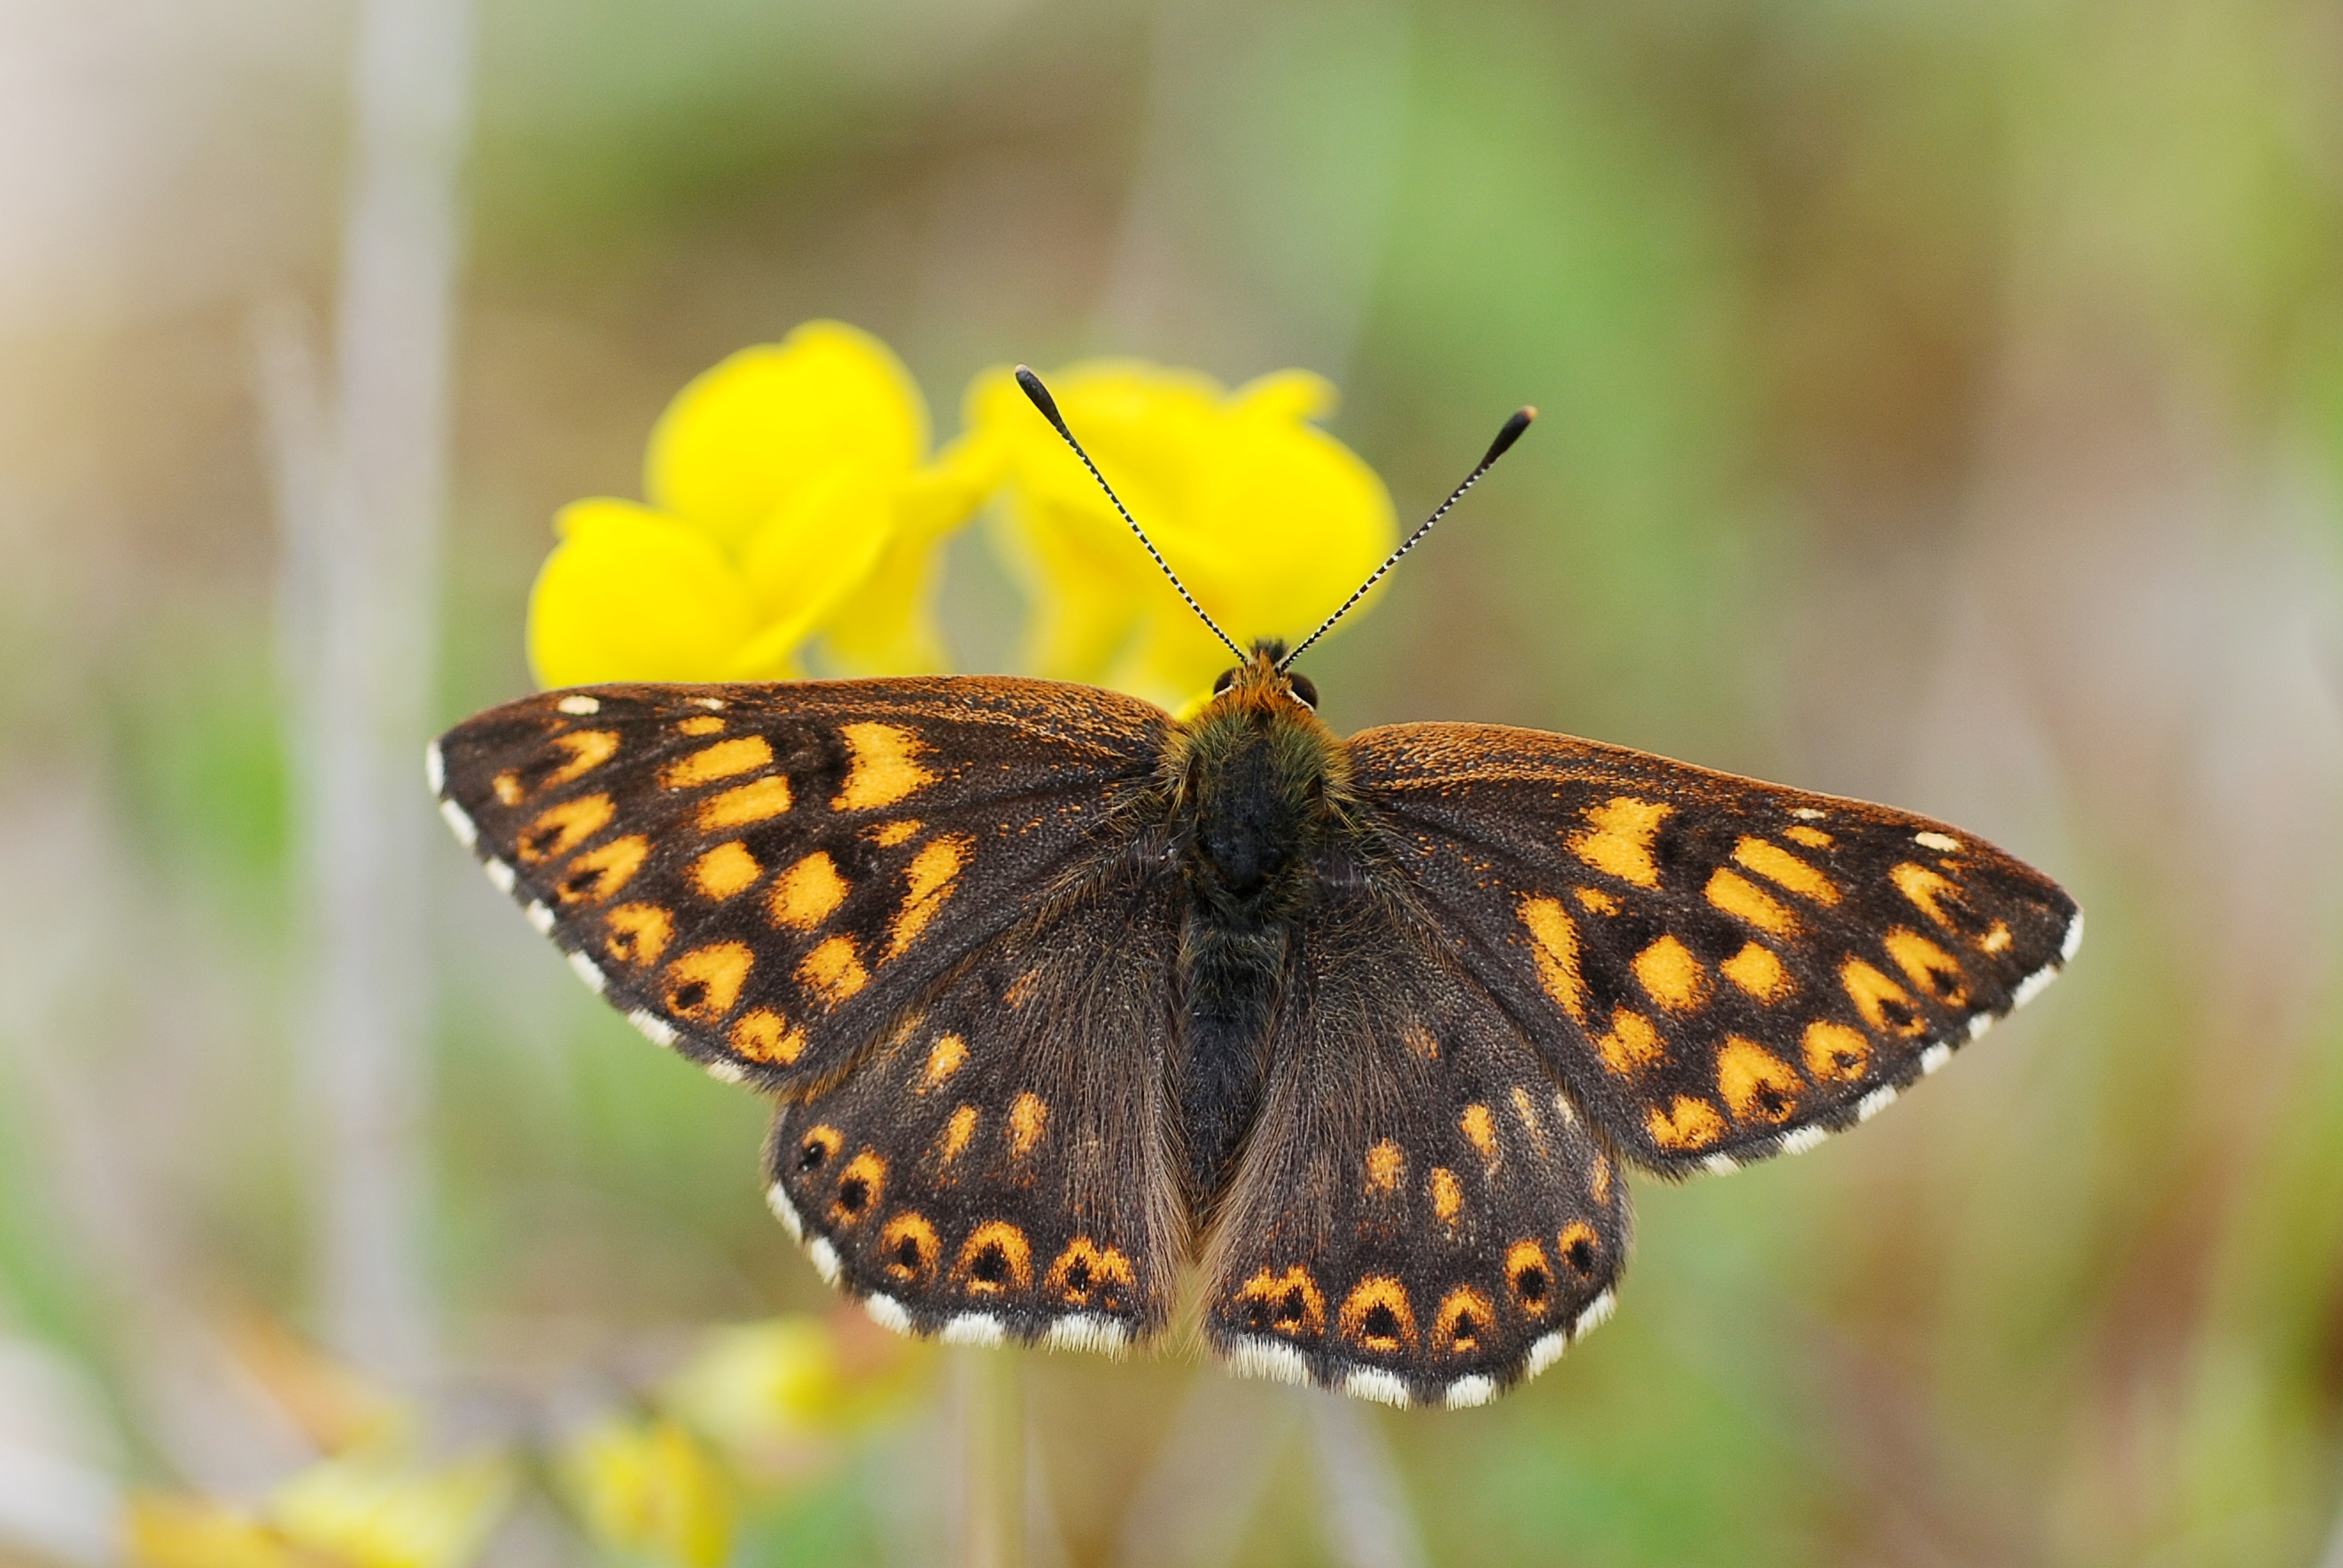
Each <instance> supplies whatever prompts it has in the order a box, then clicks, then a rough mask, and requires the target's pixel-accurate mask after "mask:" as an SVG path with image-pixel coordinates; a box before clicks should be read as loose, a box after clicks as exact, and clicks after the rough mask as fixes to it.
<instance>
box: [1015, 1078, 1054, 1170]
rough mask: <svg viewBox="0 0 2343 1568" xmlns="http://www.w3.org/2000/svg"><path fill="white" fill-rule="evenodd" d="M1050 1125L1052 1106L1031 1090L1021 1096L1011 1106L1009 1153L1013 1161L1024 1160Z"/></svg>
mask: <svg viewBox="0 0 2343 1568" xmlns="http://www.w3.org/2000/svg"><path fill="white" fill-rule="evenodd" d="M1049 1125H1050V1104H1049V1101H1045V1100H1043V1099H1042V1098H1041V1096H1040V1095H1038V1094H1036V1093H1034V1092H1033V1091H1031V1090H1030V1089H1029V1090H1027V1091H1025V1092H1024V1093H1022V1094H1020V1095H1019V1096H1018V1097H1017V1098H1016V1099H1015V1100H1013V1101H1011V1102H1010V1105H1009V1153H1010V1156H1011V1158H1012V1159H1019V1160H1021V1159H1023V1158H1024V1157H1025V1156H1026V1155H1028V1154H1031V1152H1032V1151H1033V1146H1034V1145H1035V1144H1037V1143H1039V1142H1041V1134H1042V1133H1043V1132H1045V1131H1048V1129H1049Z"/></svg>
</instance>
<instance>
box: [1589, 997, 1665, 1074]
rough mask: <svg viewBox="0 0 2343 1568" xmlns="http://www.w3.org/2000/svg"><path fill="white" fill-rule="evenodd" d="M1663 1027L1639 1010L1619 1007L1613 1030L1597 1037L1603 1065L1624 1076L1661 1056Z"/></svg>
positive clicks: (1597, 1051) (1646, 1065)
mask: <svg viewBox="0 0 2343 1568" xmlns="http://www.w3.org/2000/svg"><path fill="white" fill-rule="evenodd" d="M1662 1049H1663V1047H1662V1045H1661V1042H1660V1031H1659V1030H1656V1029H1654V1028H1653V1027H1652V1020H1650V1019H1648V1018H1645V1017H1644V1015H1643V1014H1642V1013H1639V1012H1629V1011H1628V1010H1626V1009H1625V1008H1624V1007H1623V1008H1620V1009H1618V1010H1616V1011H1614V1012H1613V1013H1612V1015H1611V1032H1610V1033H1608V1034H1604V1035H1598V1036H1596V1037H1595V1040H1594V1050H1595V1054H1596V1055H1598V1056H1600V1057H1602V1059H1603V1065H1604V1066H1605V1067H1607V1068H1609V1069H1610V1070H1612V1071H1614V1072H1615V1073H1618V1074H1620V1075H1621V1076H1622V1077H1624V1076H1626V1075H1627V1074H1630V1073H1633V1072H1634V1071H1636V1070H1639V1069H1641V1068H1645V1067H1649V1066H1650V1065H1651V1064H1652V1063H1654V1062H1655V1061H1657V1060H1660V1054H1661V1051H1662Z"/></svg>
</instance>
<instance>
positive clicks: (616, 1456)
mask: <svg viewBox="0 0 2343 1568" xmlns="http://www.w3.org/2000/svg"><path fill="white" fill-rule="evenodd" d="M559 1468H560V1471H561V1474H562V1478H563V1480H564V1481H565V1482H566V1483H567V1484H568V1489H569V1492H570V1494H571V1495H572V1496H573V1497H574V1498H575V1499H576V1501H577V1504H578V1513H579V1514H580V1516H581V1517H582V1518H583V1519H584V1520H585V1523H586V1525H587V1528H588V1530H590V1531H591V1532H592V1533H593V1535H594V1537H595V1539H596V1540H598V1541H599V1542H601V1543H603V1544H605V1545H607V1546H610V1547H614V1548H616V1549H617V1550H618V1551H620V1552H625V1553H633V1554H636V1555H640V1556H647V1557H649V1558H652V1559H654V1560H655V1561H657V1562H659V1563H671V1564H674V1565H675V1568H719V1564H720V1563H723V1561H724V1559H725V1558H726V1556H727V1555H729V1553H730V1552H731V1549H732V1530H733V1522H734V1520H735V1518H736V1517H737V1516H738V1514H739V1499H738V1497H737V1496H736V1495H735V1492H734V1487H733V1483H732V1480H731V1478H730V1477H729V1476H728V1475H727V1474H725V1473H724V1472H723V1470H722V1469H721V1468H720V1467H719V1465H718V1464H717V1462H715V1460H714V1459H713V1458H711V1457H710V1456H709V1452H708V1451H707V1450H706V1449H704V1448H702V1447H701V1446H700V1444H699V1440H698V1439H696V1438H694V1437H693V1436H692V1435H691V1433H690V1432H689V1431H687V1430H685V1428H684V1427H683V1425H682V1424H681V1423H680V1422H675V1421H672V1420H669V1419H666V1418H663V1417H662V1418H659V1419H656V1420H652V1421H648V1422H642V1421H634V1420H629V1419H626V1418H623V1417H614V1418H612V1419H610V1420H608V1421H606V1422H602V1423H601V1424H600V1425H598V1426H595V1427H592V1428H589V1429H588V1431H586V1432H582V1433H580V1434H579V1435H578V1437H577V1438H575V1439H573V1440H572V1441H571V1442H569V1443H568V1444H567V1445H566V1446H565V1447H564V1448H563V1450H562V1452H561V1455H560V1462H559Z"/></svg>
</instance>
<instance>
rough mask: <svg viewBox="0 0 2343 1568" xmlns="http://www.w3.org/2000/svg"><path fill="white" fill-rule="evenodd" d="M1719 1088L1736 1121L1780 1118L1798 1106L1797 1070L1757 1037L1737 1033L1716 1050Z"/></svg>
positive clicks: (1801, 1087)
mask: <svg viewBox="0 0 2343 1568" xmlns="http://www.w3.org/2000/svg"><path fill="white" fill-rule="evenodd" d="M1716 1091H1717V1092H1718V1093H1719V1094H1721V1095H1723V1096H1724V1097H1725V1104H1726V1105H1728V1106H1730V1107H1732V1109H1733V1117H1734V1120H1735V1121H1761V1122H1764V1123H1765V1124H1767V1125H1768V1126H1771V1125H1773V1124H1775V1123H1777V1122H1780V1121H1783V1120H1785V1118H1786V1117H1788V1116H1789V1114H1790V1112H1792V1111H1795V1110H1796V1109H1797V1108H1798V1101H1799V1098H1800V1097H1801V1096H1802V1095H1803V1094H1804V1093H1805V1083H1803V1082H1802V1081H1800V1080H1799V1078H1798V1073H1797V1070H1796V1069H1795V1068H1794V1067H1792V1066H1791V1065H1790V1064H1789V1063H1788V1062H1786V1061H1784V1060H1782V1059H1781V1058H1780V1057H1778V1056H1775V1055H1774V1054H1773V1053H1772V1052H1771V1051H1769V1050H1766V1049H1765V1047H1763V1046H1761V1045H1759V1044H1757V1043H1756V1042H1755V1040H1744V1039H1742V1038H1741V1037H1740V1036H1738V1035H1735V1036H1734V1037H1733V1038H1731V1039H1729V1040H1726V1041H1725V1047H1724V1049H1723V1050H1719V1051H1718V1052H1717V1053H1716Z"/></svg>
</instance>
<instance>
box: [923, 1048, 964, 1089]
mask: <svg viewBox="0 0 2343 1568" xmlns="http://www.w3.org/2000/svg"><path fill="white" fill-rule="evenodd" d="M967 1062H968V1041H966V1040H962V1039H961V1038H960V1036H958V1035H956V1034H947V1035H942V1036H940V1037H938V1039H937V1040H936V1043H935V1044H934V1045H933V1046H932V1047H930V1049H929V1051H928V1063H927V1065H926V1066H925V1067H924V1068H922V1069H920V1081H919V1087H918V1092H920V1093H921V1094H925V1093H927V1092H928V1091H930V1090H931V1089H934V1088H936V1087H937V1086H939V1085H940V1084H941V1083H942V1082H943V1081H944V1080H945V1079H947V1078H950V1076H951V1075H952V1074H953V1073H955V1072H958V1071H959V1070H960V1069H961V1068H962V1067H963V1066H965V1065H966V1064H967Z"/></svg>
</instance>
